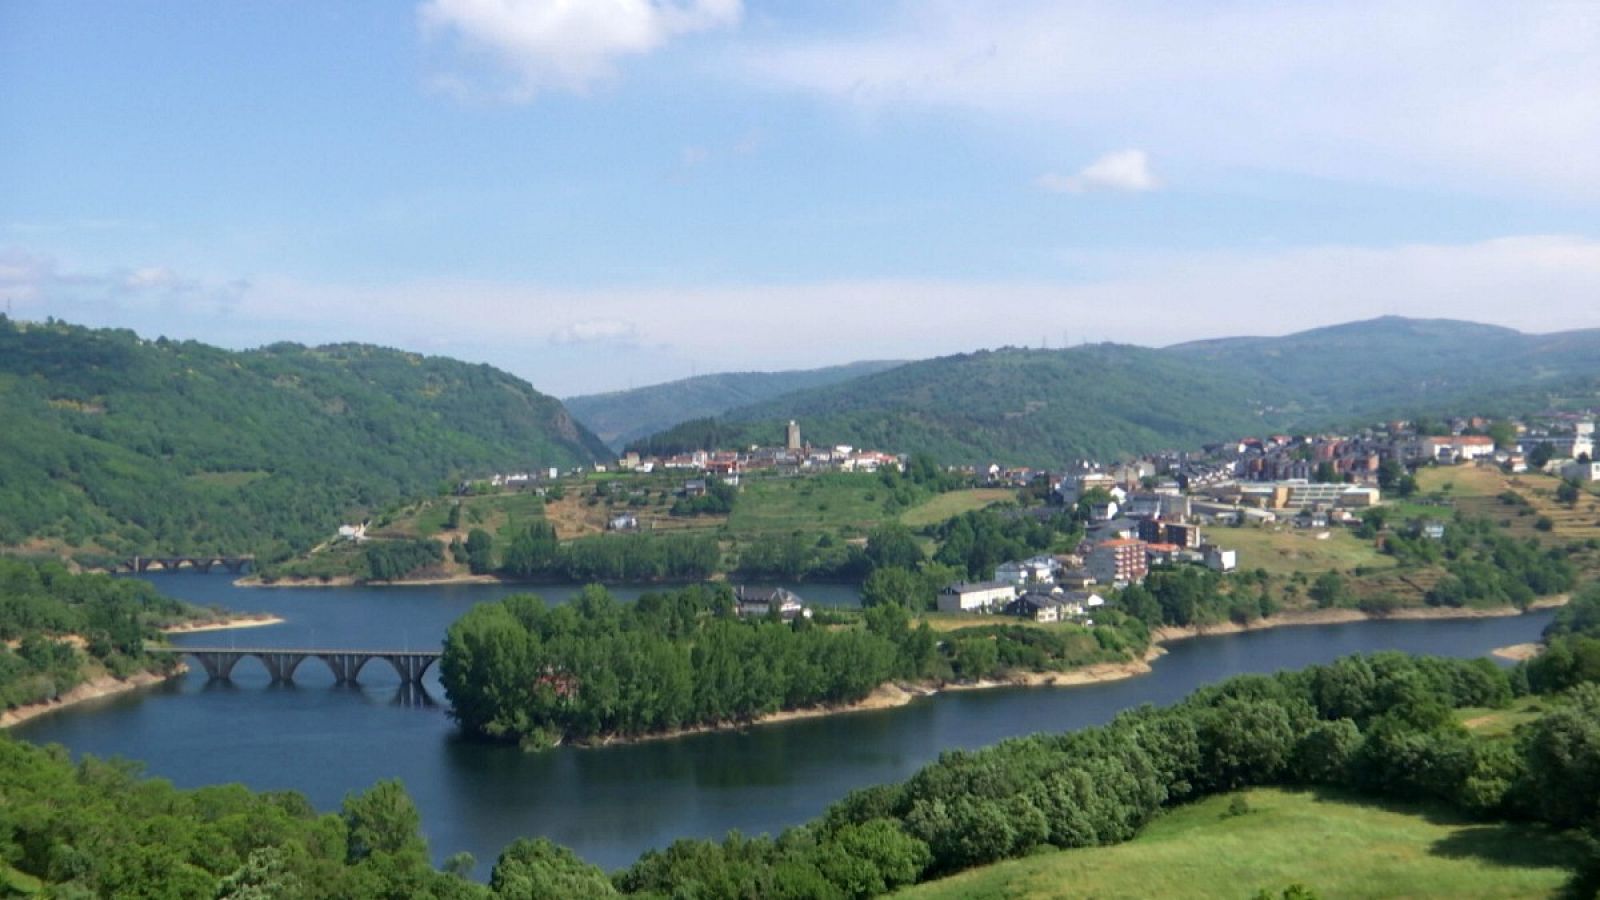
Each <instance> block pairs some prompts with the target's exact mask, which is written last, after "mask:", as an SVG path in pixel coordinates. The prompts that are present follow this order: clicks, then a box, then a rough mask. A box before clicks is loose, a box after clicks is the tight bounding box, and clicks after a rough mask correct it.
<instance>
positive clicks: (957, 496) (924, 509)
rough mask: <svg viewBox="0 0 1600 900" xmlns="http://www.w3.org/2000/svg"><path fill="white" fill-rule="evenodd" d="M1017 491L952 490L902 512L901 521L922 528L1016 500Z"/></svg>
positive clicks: (991, 489) (999, 489)
mask: <svg viewBox="0 0 1600 900" xmlns="http://www.w3.org/2000/svg"><path fill="white" fill-rule="evenodd" d="M1016 498H1017V493H1016V491H1013V490H1009V489H1007V488H972V489H970V490H965V491H950V492H949V493H944V494H939V495H938V496H936V497H933V498H932V499H930V500H928V501H927V502H926V503H923V504H921V505H919V506H914V507H912V508H911V509H908V510H906V511H905V512H903V513H901V514H900V522H901V523H902V524H904V525H907V526H909V527H911V528H922V527H924V526H926V525H937V524H939V523H940V522H943V521H946V520H947V519H954V518H955V517H956V516H959V515H961V514H962V513H967V512H972V511H973V510H976V509H983V508H984V507H986V506H993V505H994V504H996V503H1003V502H1005V501H1007V500H1015V499H1016Z"/></svg>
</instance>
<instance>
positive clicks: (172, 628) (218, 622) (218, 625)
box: [161, 613, 284, 634]
mask: <svg viewBox="0 0 1600 900" xmlns="http://www.w3.org/2000/svg"><path fill="white" fill-rule="evenodd" d="M283 622H284V619H283V617H282V616H273V615H268V614H266V613H251V614H246V615H239V616H229V617H228V618H226V619H213V620H211V621H209V622H184V623H182V624H180V625H168V626H167V627H165V628H163V629H161V633H162V634H198V633H200V632H202V631H233V630H234V629H236V628H262V627H265V626H267V625H282V624H283Z"/></svg>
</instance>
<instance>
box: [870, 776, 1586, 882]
mask: <svg viewBox="0 0 1600 900" xmlns="http://www.w3.org/2000/svg"><path fill="white" fill-rule="evenodd" d="M1232 796H1233V795H1227V796H1219V797H1212V798H1210V799H1207V800H1204V801H1201V802H1199V803H1196V804H1193V805H1191V806H1187V807H1183V808H1180V809H1177V810H1175V811H1174V812H1173V813H1172V814H1171V815H1168V816H1166V817H1165V818H1163V819H1160V820H1158V821H1157V822H1155V823H1154V824H1152V825H1151V826H1150V827H1149V828H1148V829H1147V830H1146V831H1145V832H1144V833H1143V834H1142V835H1140V836H1139V837H1138V838H1136V839H1134V840H1132V841H1129V842H1128V843H1126V844H1121V845H1118V846H1114V847H1098V848H1090V849H1083V850H1066V851H1054V852H1048V853H1043V854H1040V855H1038V856H1033V857H1029V858H1027V859H1022V860H1016V861H1013V862H1005V863H1000V864H998V865H994V866H988V867H985V868H982V869H976V870H973V871H971V872H966V873H963V874H960V875H956V876H954V877H951V878H946V879H943V880H941V881H936V882H932V883H930V884H927V885H923V886H920V887H917V888H913V889H911V890H908V891H904V892H902V893H901V894H898V895H897V896H900V897H905V898H908V900H944V898H950V900H955V898H961V900H1000V898H1006V900H1014V898H1015V900H1020V898H1047V897H1062V898H1065V897H1084V898H1088V897H1094V898H1101V900H1110V898H1120V897H1126V898H1146V897H1186V898H1208V897H1216V898H1227V900H1239V898H1242V897H1248V896H1250V895H1251V894H1253V893H1254V892H1255V891H1256V890H1258V889H1261V888H1267V889H1271V890H1273V891H1278V890H1281V889H1283V888H1284V887H1286V886H1288V885H1290V884H1293V883H1301V884H1304V885H1306V886H1307V887H1310V888H1312V889H1313V890H1315V891H1317V892H1318V894H1319V895H1320V896H1323V897H1329V898H1332V897H1338V898H1360V897H1456V898H1494V897H1548V896H1551V895H1552V894H1554V893H1555V892H1556V891H1557V890H1558V889H1559V888H1560V887H1561V885H1562V884H1563V882H1565V881H1566V879H1567V877H1568V875H1569V874H1570V873H1569V871H1568V870H1567V869H1566V868H1565V867H1564V865H1563V861H1564V860H1566V859H1570V858H1574V856H1575V853H1576V850H1575V848H1573V847H1572V846H1571V845H1570V844H1569V843H1568V842H1567V840H1566V839H1565V838H1563V837H1560V836H1558V835H1554V834H1551V833H1550V832H1548V831H1546V830H1544V829H1540V828H1535V827H1529V826H1523V825H1507V824H1485V823H1478V822H1472V821H1468V820H1465V819H1462V818H1459V817H1457V816H1455V815H1454V814H1449V813H1442V812H1438V811H1436V810H1431V809H1428V808H1425V807H1416V806H1406V805H1400V804H1381V805H1380V804H1374V803H1371V802H1357V801H1352V800H1347V799H1341V798H1340V797H1339V796H1338V795H1333V794H1322V793H1311V792H1304V793H1302V792H1289V791H1282V790H1273V789H1258V790H1251V791H1246V792H1244V796H1245V797H1246V798H1247V800H1248V801H1249V804H1250V807H1251V812H1249V813H1248V814H1246V815H1242V816H1228V815H1226V812H1227V809H1228V804H1229V802H1230V800H1231V799H1232Z"/></svg>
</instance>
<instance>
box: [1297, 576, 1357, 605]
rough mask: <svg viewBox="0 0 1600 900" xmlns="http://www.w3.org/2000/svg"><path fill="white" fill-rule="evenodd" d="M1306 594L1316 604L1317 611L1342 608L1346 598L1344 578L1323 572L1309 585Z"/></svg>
mask: <svg viewBox="0 0 1600 900" xmlns="http://www.w3.org/2000/svg"><path fill="white" fill-rule="evenodd" d="M1306 594H1307V596H1309V597H1310V598H1311V599H1312V600H1315V601H1316V602H1317V607H1318V608H1319V609H1329V608H1331V607H1334V606H1342V605H1343V604H1344V602H1345V599H1346V597H1347V593H1346V590H1345V585H1344V578H1343V577H1342V576H1340V575H1339V573H1338V572H1323V573H1322V574H1321V575H1318V576H1317V580H1316V581H1314V582H1312V583H1311V589H1310V590H1309V591H1307V592H1306Z"/></svg>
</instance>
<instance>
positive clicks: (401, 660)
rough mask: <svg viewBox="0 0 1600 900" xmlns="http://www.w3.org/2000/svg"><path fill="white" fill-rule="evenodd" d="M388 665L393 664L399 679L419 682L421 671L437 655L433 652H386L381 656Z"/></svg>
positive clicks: (426, 668)
mask: <svg viewBox="0 0 1600 900" xmlns="http://www.w3.org/2000/svg"><path fill="white" fill-rule="evenodd" d="M383 658H384V660H386V661H387V662H388V663H389V665H391V666H394V670H395V672H396V674H398V675H399V676H400V680H401V681H402V682H404V683H406V684H421V683H422V676H423V673H425V672H427V671H428V667H429V666H431V665H433V661H434V660H435V659H437V658H438V657H437V656H435V655H433V654H420V653H387V654H384V656H383Z"/></svg>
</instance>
